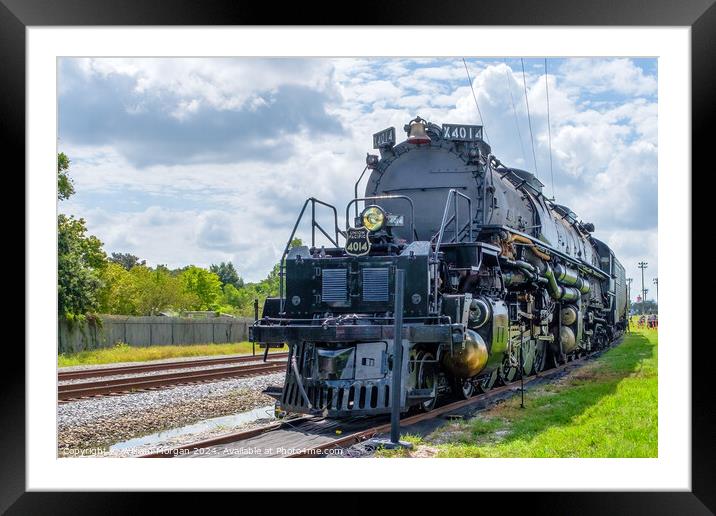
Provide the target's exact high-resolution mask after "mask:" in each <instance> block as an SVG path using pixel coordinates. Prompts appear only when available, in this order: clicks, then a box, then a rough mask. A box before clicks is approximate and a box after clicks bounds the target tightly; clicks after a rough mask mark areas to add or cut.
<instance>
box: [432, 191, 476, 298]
mask: <svg viewBox="0 0 716 516" xmlns="http://www.w3.org/2000/svg"><path fill="white" fill-rule="evenodd" d="M451 196H452V201H453V206H454V208H455V213H454V215H453V218H454V220H455V242H458V235H459V234H460V228H459V222H458V219H459V212H458V205H457V201H458V196H460V197H463V198H464V199H465V200H466V201H467V221H468V223H469V224H470V241H471V242H472V199H470V198H469V197H468V196H467V195H465V194H462V193H460V192H458V191H457V190H455V189H454V188H451V189H450V190H449V191H448V195H447V199H446V200H445V210H443V220H442V222H441V223H440V230H439V231H438V238H437V241H436V242H435V253H434V255H433V256H434V259H433V260H432V262H433V267H434V271H433V278H434V286H433V302H434V303H435V311H437V306H438V305H437V303H438V265H439V260H438V253H439V252H440V244H441V243H442V240H443V233H444V232H445V226H446V225H447V220H448V218H447V216H448V212H449V209H450V197H451ZM450 220H451V222H452V220H453V219H450ZM433 238H435V237H434V236H433ZM430 240H431V241H432V238H431V239H430Z"/></svg>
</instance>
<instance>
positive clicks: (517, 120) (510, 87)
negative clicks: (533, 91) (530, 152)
mask: <svg viewBox="0 0 716 516" xmlns="http://www.w3.org/2000/svg"><path fill="white" fill-rule="evenodd" d="M504 61H505V77H507V89H508V91H509V92H510V100H511V101H512V113H513V114H514V116H515V127H516V128H517V138H518V139H519V140H520V149H522V159H523V160H524V162H525V163H527V154H525V146H524V143H523V142H522V131H520V120H519V118H518V116H517V106H515V97H514V95H512V84H511V81H510V74H509V71H508V70H510V67H509V66H507V59H505V60H504Z"/></svg>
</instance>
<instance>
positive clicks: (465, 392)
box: [455, 378, 477, 400]
mask: <svg viewBox="0 0 716 516" xmlns="http://www.w3.org/2000/svg"><path fill="white" fill-rule="evenodd" d="M476 391H477V389H476V388H475V383H474V382H472V381H471V380H470V379H469V378H465V379H464V380H463V379H460V378H456V379H455V392H456V393H457V395H458V396H459V397H461V398H462V399H464V400H466V399H468V398H472V397H473V396H474V395H475V392H476Z"/></svg>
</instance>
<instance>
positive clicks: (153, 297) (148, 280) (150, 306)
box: [129, 265, 203, 315]
mask: <svg viewBox="0 0 716 516" xmlns="http://www.w3.org/2000/svg"><path fill="white" fill-rule="evenodd" d="M129 274H130V276H131V277H132V279H133V282H134V284H135V286H136V289H137V296H136V299H137V302H136V303H137V306H136V310H137V311H138V312H139V314H141V315H157V314H159V313H161V312H162V311H164V310H167V309H169V308H174V309H176V310H178V311H181V310H191V309H192V308H194V307H195V306H196V305H197V304H199V302H200V298H199V296H198V295H197V294H196V293H193V292H190V291H188V290H187V289H186V288H185V287H184V284H183V283H182V281H181V280H180V279H179V277H177V276H173V275H172V274H171V273H170V272H169V270H167V268H166V267H157V268H156V269H150V268H149V267H145V266H143V265H137V266H134V267H132V270H130V271H129ZM199 310H203V309H202V308H199Z"/></svg>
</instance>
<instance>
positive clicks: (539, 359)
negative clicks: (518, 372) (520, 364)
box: [530, 340, 547, 374]
mask: <svg viewBox="0 0 716 516" xmlns="http://www.w3.org/2000/svg"><path fill="white" fill-rule="evenodd" d="M546 365H547V343H546V342H545V341H543V340H538V341H537V345H536V346H535V359H534V364H533V365H532V371H531V372H530V374H531V373H541V372H542V371H544V368H545V366H546Z"/></svg>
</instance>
